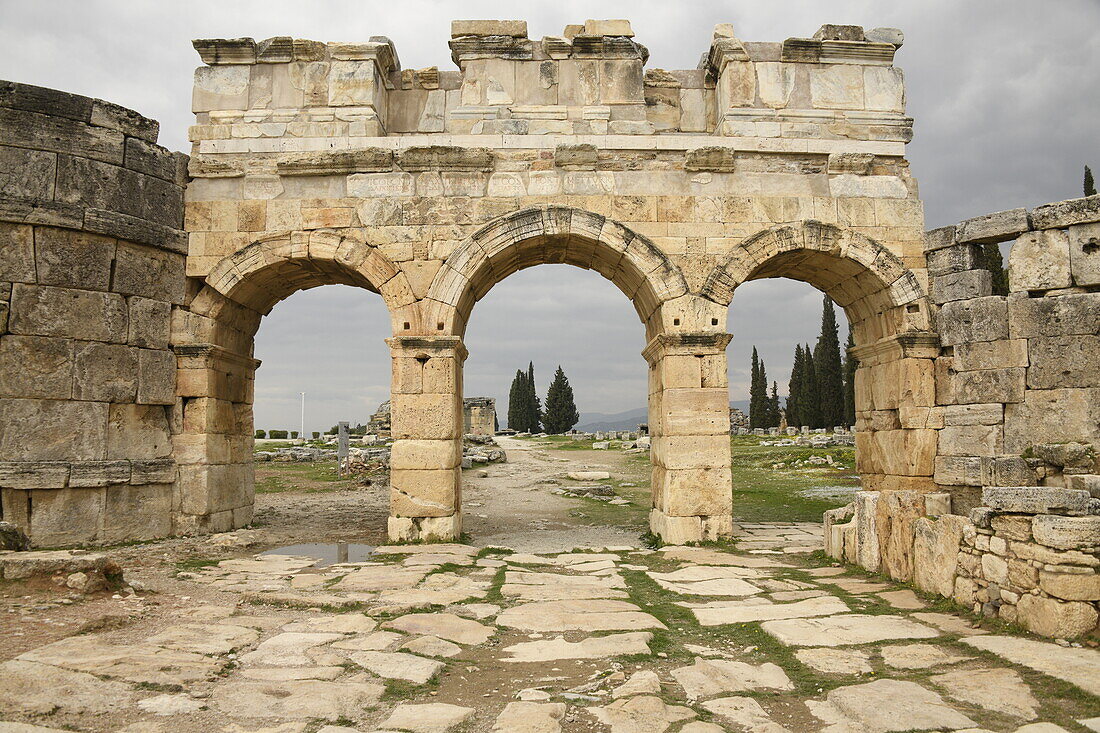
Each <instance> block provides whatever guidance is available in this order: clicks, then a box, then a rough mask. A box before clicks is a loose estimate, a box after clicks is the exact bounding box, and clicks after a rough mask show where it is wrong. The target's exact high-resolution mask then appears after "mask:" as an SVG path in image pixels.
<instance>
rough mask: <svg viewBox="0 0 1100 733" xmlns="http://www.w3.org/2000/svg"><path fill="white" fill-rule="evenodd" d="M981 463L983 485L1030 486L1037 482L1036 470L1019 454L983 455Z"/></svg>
mask: <svg viewBox="0 0 1100 733" xmlns="http://www.w3.org/2000/svg"><path fill="white" fill-rule="evenodd" d="M981 463H982V469H981V470H982V474H981V478H982V484H981V485H983V486H1030V485H1032V484H1034V483H1035V480H1036V477H1035V472H1034V471H1033V470H1031V467H1030V466H1028V465H1027V461H1025V460H1024V459H1022V458H1020V457H1019V456H994V457H983V458H982V459H981Z"/></svg>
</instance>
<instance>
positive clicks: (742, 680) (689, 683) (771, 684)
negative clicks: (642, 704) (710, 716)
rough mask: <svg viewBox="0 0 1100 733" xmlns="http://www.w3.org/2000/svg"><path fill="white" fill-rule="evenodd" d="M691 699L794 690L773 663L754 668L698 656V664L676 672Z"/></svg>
mask: <svg viewBox="0 0 1100 733" xmlns="http://www.w3.org/2000/svg"><path fill="white" fill-rule="evenodd" d="M672 676H673V677H674V678H676V681H677V682H679V683H680V686H681V687H683V688H684V693H685V694H686V695H687V697H688V699H689V700H699V699H701V698H706V697H714V696H715V695H721V694H723V693H727V692H750V691H754V690H793V689H794V685H793V684H791V681H790V679H789V678H788V677H787V674H786V673H785V672H784V671H783V669H782V668H781V667H779V666H778V665H776V664H773V663H771V662H765V663H764V664H760V665H752V664H748V663H747V662H734V661H731V660H727V659H703V658H701V657H696V659H695V664H692V665H690V666H687V667H680V668H678V669H674V670H672Z"/></svg>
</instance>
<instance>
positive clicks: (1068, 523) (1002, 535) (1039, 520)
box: [826, 196, 1100, 636]
mask: <svg viewBox="0 0 1100 733" xmlns="http://www.w3.org/2000/svg"><path fill="white" fill-rule="evenodd" d="M1009 242H1010V243H1011V250H1010V252H1009V256H1008V289H1009V292H1008V294H1007V295H1003V296H1002V295H993V294H992V292H993V288H992V276H991V273H990V272H989V271H988V270H986V269H983V267H982V265H981V264H980V263H981V259H980V251H979V247H980V245H983V244H996V245H999V244H1001V243H1009ZM925 246H926V253H927V261H928V274H929V279H930V282H931V286H930V297H931V299H932V301H933V303H934V306H935V308H934V318H935V325H936V331H937V333H938V334H939V336H940V341H941V348H940V351H939V356H937V357H936V369H935V395H936V400H935V403H936V406H935V407H934V408H931V409H929V410H923V411H921V413H920V414H919V415H916V416H915V419H917V420H919V421H921V422H923V424H925V425H927V426H929V427H933V428H934V429H935V432H936V433H937V434H938V437H937V441H936V445H935V454H936V457H935V475H934V478H935V482H936V485H937V486H938V487H939V489H940V490H941V491H942V492H943V493H942V494H940V495H939V496H941V497H942V499H943V502H942V503H941V505H940V506H939V507H938V509H936V510H932V509H930V508H928V507H920V506H917V505H916V504H917V503H918V502H917V499H918V498H919V497H915V496H910V497H908V498H909V499H910V500H912V502H911V503H912V504H913V505H912V506H910V508H909V509H907V510H906V511H903V512H900V513H899V512H897V511H894V510H888V511H885V512H884V511H883V509H882V504H883V502H884V501H886V500H887V497H886V496H885V495H882V496H878V495H875V494H874V493H873V492H868V493H863V494H861V495H860V496H859V497H857V500H856V502H855V503H854V504H853V505H851V506H850V507H849V508H847V509H845V510H838V511H835V512H831V513H829V514H828V515H827V516H826V522H827V524H829V525H830V530H829V531H828V532H827V544H828V545H829V547H828V549H829V551H830V553H831V554H833V555H834V556H835V557H845V558H847V559H849V560H851V561H853V562H858V563H859V564H860V565H863V566H864V567H866V568H868V569H871V570H882V571H884V572H886V573H888V574H890V575H892V576H893V577H896V578H900V579H903V580H912V581H913V582H915V583H916V584H917V585H918V586H919V587H921V588H924V589H926V590H929V591H934V592H937V593H940V594H941V595H944V596H947V597H953V598H955V599H956V600H957V601H959V602H960V603H962V604H964V605H967V606H973V607H974V609H975V610H976V611H978V612H981V613H985V614H994V615H997V616H999V617H1001V618H1003V619H1006V620H1008V621H1014V622H1019V623H1021V624H1022V625H1024V626H1026V627H1027V628H1029V629H1031V630H1033V631H1035V632H1036V633H1040V634H1044V635H1047V636H1079V635H1083V634H1087V633H1089V632H1091V631H1092V630H1093V629H1095V627H1096V625H1097V620H1098V614H1097V610H1098V608H1100V367H1098V366H1097V365H1098V364H1100V196H1090V197H1087V198H1081V199H1073V200H1069V201H1060V202H1057V203H1052V204H1047V205H1045V206H1040V207H1038V208H1036V209H1033V210H1031V211H1027V210H1025V209H1014V210H1011V211H1002V212H997V213H995V214H989V215H986V216H982V217H977V218H975V219H969V220H967V221H964V222H962V223H960V224H959V225H957V226H951V227H944V228H942V229H936V230H934V231H930V232H928V234H927V237H926V244H925ZM861 418H862V419H865V420H870V421H872V422H873V421H879V422H880V423H881V422H883V421H887V420H892V421H896V422H897V423H898V424H902V425H904V424H905V421H906V420H907V419H914V418H913V417H912V416H911V417H909V418H907V417H906V415H905V414H904V413H902V412H901V411H899V412H898V414H897V415H886V416H882V415H877V414H871V415H869V416H862V415H861ZM900 498H902V497H901V496H895V497H890V501H896V500H897V499H900ZM924 498H925V499H927V498H928V496H926V497H924ZM948 511H953V512H954V514H949V513H948ZM922 513H924V514H931V515H939V516H938V518H937V519H930V518H921V517H920V515H921V514H922ZM845 520H849V521H847V522H845Z"/></svg>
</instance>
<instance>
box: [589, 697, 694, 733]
mask: <svg viewBox="0 0 1100 733" xmlns="http://www.w3.org/2000/svg"><path fill="white" fill-rule="evenodd" d="M585 710H586V711H587V712H588V713H591V714H592V715H594V716H595V717H596V720H598V721H599V722H601V723H603V724H604V725H607V726H610V727H611V733H664V732H665V731H666V730H668V729H669V727H671V726H672V724H673V723H678V722H680V721H681V720H690V719H691V718H694V717H695V711H694V710H692V709H691V708H686V707H683V706H681V705H667V704H665V702H664V701H663V700H661V698H659V697H654V696H653V695H638V696H636V697H630V698H626V699H623V700H616V701H615V702H613V703H611V704H610V705H608V706H606V707H602V708H585Z"/></svg>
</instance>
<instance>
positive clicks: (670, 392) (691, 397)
mask: <svg viewBox="0 0 1100 733" xmlns="http://www.w3.org/2000/svg"><path fill="white" fill-rule="evenodd" d="M666 358H668V357H666ZM689 358H692V359H695V360H696V361H698V359H697V358H696V357H689ZM698 368H699V367H698V366H696V370H698ZM660 420H661V430H662V433H663V434H664V435H723V436H725V435H729V425H730V421H729V395H728V393H727V390H725V389H703V388H699V389H665V391H664V394H663V395H662V399H661V410H660Z"/></svg>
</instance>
